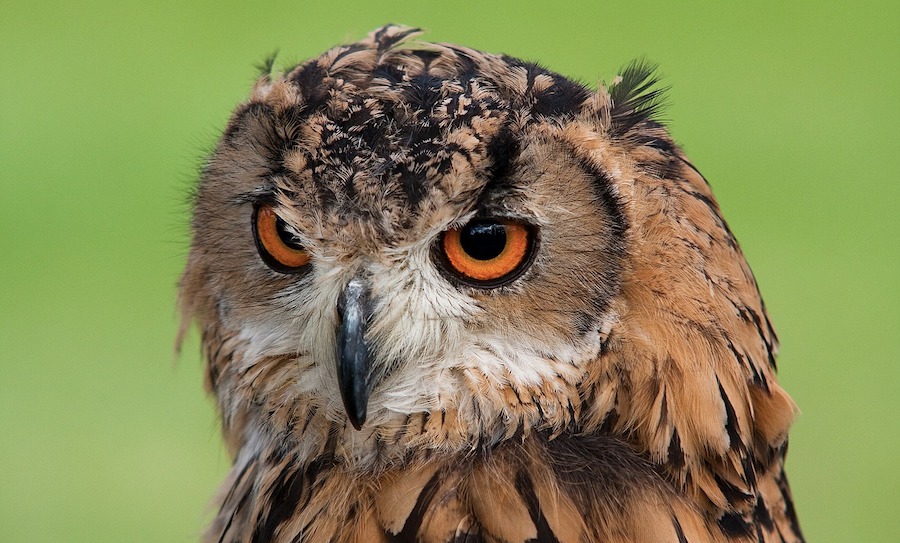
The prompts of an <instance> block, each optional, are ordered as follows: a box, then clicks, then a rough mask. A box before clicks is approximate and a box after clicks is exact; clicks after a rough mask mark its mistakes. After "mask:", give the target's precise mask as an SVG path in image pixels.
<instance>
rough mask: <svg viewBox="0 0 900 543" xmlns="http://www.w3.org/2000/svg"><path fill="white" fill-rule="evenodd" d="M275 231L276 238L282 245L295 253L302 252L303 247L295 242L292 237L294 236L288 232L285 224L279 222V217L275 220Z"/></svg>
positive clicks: (294, 238)
mask: <svg viewBox="0 0 900 543" xmlns="http://www.w3.org/2000/svg"><path fill="white" fill-rule="evenodd" d="M275 231H276V232H278V237H279V238H280V239H281V241H282V243H284V244H285V245H287V246H288V247H290V248H291V249H294V250H296V251H302V250H303V246H302V245H300V243H298V242H297V238H296V237H294V234H293V233H292V232H291V231H290V230H288V225H287V223H286V222H284V221H283V220H281V217H278V218H277V219H275Z"/></svg>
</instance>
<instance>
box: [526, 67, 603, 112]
mask: <svg viewBox="0 0 900 543" xmlns="http://www.w3.org/2000/svg"><path fill="white" fill-rule="evenodd" d="M541 70H543V68H541ZM543 72H544V73H545V74H546V75H548V76H550V77H552V78H553V84H552V85H550V87H549V88H547V89H546V90H544V91H543V92H539V93H535V94H534V105H533V106H532V107H531V111H532V112H533V113H534V114H535V115H537V116H541V117H565V116H571V115H574V114H576V113H578V112H579V111H580V110H581V106H582V104H583V103H584V101H585V100H587V98H588V96H590V91H588V89H587V88H585V87H584V86H583V85H580V84H578V83H576V82H574V81H571V80H569V79H566V78H564V77H562V76H559V75H557V74H555V73H553V72H549V71H547V70H543Z"/></svg>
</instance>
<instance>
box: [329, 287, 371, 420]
mask: <svg viewBox="0 0 900 543" xmlns="http://www.w3.org/2000/svg"><path fill="white" fill-rule="evenodd" d="M370 315H371V308H370V306H369V290H368V287H367V285H366V283H365V282H364V281H363V280H362V279H360V278H358V277H354V278H353V279H351V280H350V282H349V283H347V286H346V287H345V288H344V292H343V293H341V297H340V299H339V300H338V319H339V320H340V322H339V324H338V332H337V349H338V366H337V375H338V386H339V387H340V389H341V399H342V400H344V409H345V410H346V411H347V418H349V419H350V424H352V425H353V427H354V428H356V429H357V430H359V429H361V428H362V425H363V423H364V422H366V409H367V407H368V404H369V394H370V393H371V392H372V371H371V358H372V357H371V350H370V349H369V344H368V343H367V342H366V339H365V334H366V327H367V324H368V319H369V316H370Z"/></svg>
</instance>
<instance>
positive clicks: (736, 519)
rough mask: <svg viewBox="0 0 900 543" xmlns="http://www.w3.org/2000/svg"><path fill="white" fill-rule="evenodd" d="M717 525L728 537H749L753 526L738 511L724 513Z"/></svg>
mask: <svg viewBox="0 0 900 543" xmlns="http://www.w3.org/2000/svg"><path fill="white" fill-rule="evenodd" d="M718 523H719V527H720V528H721V529H722V532H724V533H725V535H726V536H728V537H749V536H750V534H751V533H752V530H753V527H752V526H751V524H750V523H749V522H747V519H745V518H744V517H743V516H742V515H741V514H740V513H734V512H731V513H725V514H723V515H722V516H721V517H720V518H719V520H718Z"/></svg>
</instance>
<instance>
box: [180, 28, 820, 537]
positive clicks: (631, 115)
mask: <svg viewBox="0 0 900 543" xmlns="http://www.w3.org/2000/svg"><path fill="white" fill-rule="evenodd" d="M416 33H417V31H416V30H413V29H408V28H403V27H399V26H387V27H384V28H381V29H379V30H377V31H375V32H373V33H372V34H371V35H370V36H369V37H368V39H366V40H363V41H361V42H358V43H354V44H351V45H347V46H343V47H337V48H335V49H332V50H330V51H328V52H326V53H325V54H323V55H322V56H320V57H318V58H315V59H313V60H310V61H308V62H305V63H303V64H300V65H298V66H296V67H294V68H291V69H289V70H287V71H286V72H285V73H283V74H281V75H278V76H275V75H272V74H270V73H268V72H269V71H270V70H271V66H268V67H267V68H266V70H265V71H266V73H264V74H263V75H262V76H261V77H260V79H259V81H258V82H257V84H256V86H255V87H254V89H253V93H252V96H251V97H250V99H249V101H248V102H246V103H244V104H242V105H240V106H239V107H238V108H237V110H236V112H235V113H234V115H233V116H232V118H231V121H230V122H229V124H228V127H227V128H226V130H225V132H224V134H223V135H222V138H221V140H220V142H219V144H218V147H217V148H216V150H215V152H214V153H213V154H212V156H211V157H210V159H209V162H208V164H207V166H206V168H205V169H204V172H203V175H202V179H201V181H200V185H199V188H198V190H197V194H196V203H195V212H194V220H193V230H194V238H193V244H192V247H191V253H190V257H189V259H188V264H187V269H186V271H185V273H184V277H183V279H182V283H181V304H182V308H183V311H184V315H185V322H186V323H190V322H194V321H196V322H197V323H198V324H199V326H200V330H201V333H202V341H203V349H204V354H205V357H206V360H207V386H208V388H209V390H211V391H212V393H213V394H214V395H215V398H216V401H217V404H218V408H219V411H220V414H221V418H222V431H223V434H224V437H225V440H226V442H227V444H228V447H229V448H230V450H231V452H232V453H233V455H234V466H233V468H232V470H231V473H230V475H229V476H228V479H227V481H226V482H225V484H224V486H223V487H222V491H221V494H220V495H219V497H218V502H217V509H218V514H217V516H216V518H215V520H214V521H213V523H212V526H211V527H210V528H209V530H208V532H207V533H206V536H205V540H206V541H222V542H231V541H240V542H264V541H275V542H299V541H310V542H344V541H347V542H415V541H418V542H423V543H433V542H451V541H452V542H462V541H484V542H510V543H519V542H525V541H539V542H554V541H558V542H561V543H572V542H605V543H609V542H634V543H637V542H673V543H676V542H685V541H687V542H692V543H697V542H710V541H713V542H749V541H759V542H775V541H778V542H781V541H787V542H796V541H802V540H803V537H802V535H801V533H800V528H799V526H798V523H797V518H796V515H795V513H794V509H793V505H792V502H791V495H790V490H789V488H788V483H787V479H786V478H785V474H784V469H783V466H784V455H785V450H786V446H787V434H788V428H789V426H790V424H791V421H792V419H793V418H794V415H795V412H796V407H795V406H794V404H793V402H792V401H791V399H790V398H789V397H788V395H787V394H786V393H785V392H784V390H783V389H782V388H781V387H780V386H779V385H778V383H777V381H776V379H775V359H774V356H775V352H776V338H775V333H774V332H773V330H772V327H771V325H770V323H769V318H768V316H767V314H766V310H765V306H764V305H763V302H762V299H761V298H760V295H759V291H758V289H757V286H756V283H755V280H754V278H753V275H752V273H751V271H750V268H749V267H748V266H747V263H746V261H745V260H744V257H743V255H742V254H741V251H740V249H739V247H738V244H737V242H736V241H735V238H734V236H733V235H732V233H731V232H730V230H729V229H728V226H727V225H726V223H725V221H724V220H723V219H722V217H721V214H720V212H719V208H718V206H717V204H716V202H715V199H714V198H713V195H712V192H711V190H710V187H709V185H708V184H707V182H706V181H705V180H704V179H703V177H702V176H701V175H700V173H699V172H698V171H697V169H696V168H694V166H693V165H692V164H691V163H690V162H689V161H688V159H687V158H686V157H685V156H684V155H683V153H682V152H681V150H680V149H679V148H678V147H677V146H676V145H675V144H674V143H673V141H672V139H671V138H670V137H669V135H668V133H667V132H666V129H665V128H664V127H663V126H662V125H661V124H660V123H659V122H658V121H657V120H656V119H655V113H656V109H657V105H658V102H659V100H658V98H659V96H658V91H657V90H654V86H653V85H654V83H655V81H654V79H653V76H652V73H651V71H650V70H649V69H647V68H646V67H645V66H643V65H641V64H639V63H638V64H633V65H630V66H629V67H627V68H626V69H625V70H624V71H623V72H622V74H621V76H620V77H617V78H616V79H615V81H614V82H613V83H612V85H611V86H609V87H608V88H602V87H601V88H600V90H598V91H596V92H595V91H591V90H589V89H588V88H586V87H584V86H582V85H581V84H578V83H575V82H572V81H570V80H568V79H566V78H564V77H562V76H560V75H557V74H555V73H552V72H550V71H547V70H545V69H543V68H541V67H539V66H537V65H535V64H531V63H527V62H523V61H520V60H517V59H514V58H510V57H505V56H498V55H492V54H487V53H482V52H479V51H475V50H472V49H467V48H464V47H459V46H455V45H446V44H418V43H410V41H409V39H410V38H411V37H412V36H413V35H415V34H416Z"/></svg>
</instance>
